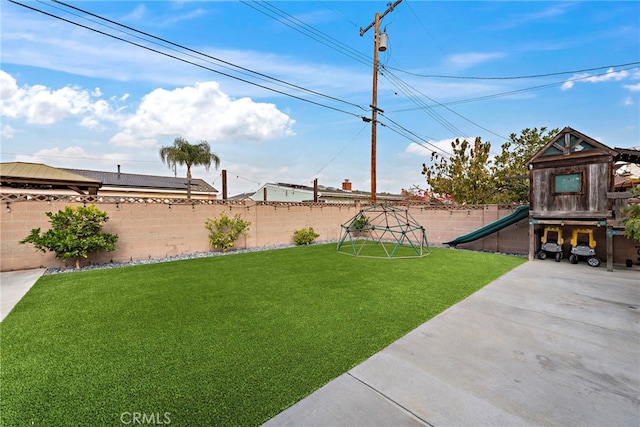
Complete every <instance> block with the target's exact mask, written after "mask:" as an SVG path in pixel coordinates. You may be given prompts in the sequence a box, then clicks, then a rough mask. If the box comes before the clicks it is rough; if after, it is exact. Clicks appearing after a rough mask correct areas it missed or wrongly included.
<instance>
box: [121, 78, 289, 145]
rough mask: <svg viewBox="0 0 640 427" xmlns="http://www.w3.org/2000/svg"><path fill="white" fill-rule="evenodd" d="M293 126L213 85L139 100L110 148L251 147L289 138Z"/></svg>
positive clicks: (268, 109) (269, 107)
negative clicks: (176, 140) (153, 142)
mask: <svg viewBox="0 0 640 427" xmlns="http://www.w3.org/2000/svg"><path fill="white" fill-rule="evenodd" d="M294 123H295V121H294V120H292V119H291V118H290V117H289V116H287V115H286V114H284V113H282V112H281V111H279V110H278V109H277V108H276V106H275V105H273V104H267V103H257V102H254V101H253V100H251V99H250V98H240V99H237V100H233V99H231V98H230V97H229V96H228V95H227V94H225V93H224V92H222V91H221V90H220V88H219V85H218V83H216V82H204V83H196V84H195V85H194V86H186V87H181V88H177V89H174V90H166V89H156V90H154V91H152V92H151V93H149V94H147V95H145V96H144V98H143V99H142V102H141V103H140V106H139V107H138V110H137V111H136V112H135V114H134V115H132V116H131V117H129V118H128V119H126V120H125V121H124V122H123V126H122V131H121V132H120V133H119V134H118V135H116V136H115V137H114V138H113V139H112V141H111V142H113V143H114V144H116V145H125V146H135V145H137V144H140V145H144V144H145V143H144V140H146V141H147V143H148V142H149V140H150V139H151V138H155V137H159V136H166V135H170V136H183V137H185V138H186V139H188V140H191V139H193V140H209V141H222V142H225V141H228V142H247V141H249V142H255V141H266V140H269V139H273V138H277V137H281V136H288V135H293V131H292V129H291V128H292V126H293V124H294Z"/></svg>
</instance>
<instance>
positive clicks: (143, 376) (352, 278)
mask: <svg viewBox="0 0 640 427" xmlns="http://www.w3.org/2000/svg"><path fill="white" fill-rule="evenodd" d="M524 261H525V260H524V259H523V258H518V257H512V256H505V255H494V254H487V253H477V252H466V251H456V250H450V249H439V248H432V249H431V254H430V255H429V256H427V257H424V258H416V259H399V260H389V259H372V258H357V257H352V256H344V255H341V254H337V253H336V252H335V245H333V244H329V245H314V246H306V247H295V248H287V249H279V250H271V251H265V252H253V253H244V254H236V255H231V256H220V257H212V258H200V259H194V260H187V261H174V262H167V263H161V264H152V265H144V266H135V267H124V268H118V269H110V270H95V271H87V272H79V273H71V274H59V275H52V276H44V277H42V278H41V279H40V280H39V281H38V282H37V283H36V284H35V286H34V287H33V288H32V289H31V291H30V292H29V293H28V294H27V296H26V297H25V298H24V299H23V300H22V301H21V302H20V303H19V304H18V305H17V306H16V308H15V309H14V311H13V312H12V313H11V314H10V315H9V316H8V317H7V318H6V319H5V321H3V322H2V324H0V332H1V339H2V341H1V342H2V346H1V351H2V353H1V356H2V359H1V362H2V366H1V372H0V380H1V387H2V390H1V391H2V394H1V398H0V399H1V408H0V411H1V413H2V415H1V417H2V418H1V419H0V424H1V425H3V426H14V425H16V426H18V425H19V426H22V425H29V426H30V425H46V426H64V425H73V426H79V425H122V424H121V416H122V414H123V413H125V415H124V417H125V418H124V420H125V421H130V420H131V417H132V415H128V413H134V412H140V413H145V414H147V416H150V415H151V414H154V416H155V417H156V418H155V419H156V422H157V420H159V419H163V417H164V416H165V413H168V414H169V415H167V416H168V417H169V419H170V421H171V424H174V425H193V426H205V425H207V426H213V425H225V426H229V425H240V426H250V425H259V424H261V423H263V422H264V421H266V420H268V419H269V418H271V417H273V416H274V415H276V414H277V413H279V412H280V411H282V410H283V409H285V408H287V407H288V406H290V405H292V404H293V403H295V402H296V401H298V400H300V399H301V398H303V397H304V396H306V395H308V394H309V393H311V392H313V391H314V390H316V389H317V388H319V387H320V386H322V385H324V384H326V383H327V382H329V381H330V380H331V379H333V378H335V377H337V376H339V375H340V374H342V373H344V372H345V371H347V370H348V369H350V368H351V367H353V366H355V365H356V364H358V363H360V362H362V361H363V360H365V359H366V358H368V357H369V356H371V355H372V354H374V353H376V352H377V351H379V350H381V349H382V348H384V347H385V346H387V345H388V344H390V343H391V342H393V341H394V340H396V339H398V338H400V337H401V336H403V335H404V334H406V333H407V332H409V331H410V330H412V329H414V328H415V327H417V326H418V325H420V324H422V323H424V322H425V321H426V320H428V319H429V318H431V317H433V316H434V315H436V314H438V313H440V312H441V311H443V310H444V309H446V308H447V307H449V306H451V305H452V304H454V303H456V302H458V301H460V300H461V299H463V298H465V297H466V296H468V295H470V294H471V293H473V292H475V291H476V290H478V289H480V288H481V287H482V286H484V285H485V284H487V283H489V282H490V281H491V280H493V279H495V278H497V277H498V276H500V275H502V274H504V273H505V272H507V271H509V270H510V269H512V268H514V267H515V266H517V265H520V264H521V263H523V262H524ZM147 420H148V419H147ZM164 421H166V419H164Z"/></svg>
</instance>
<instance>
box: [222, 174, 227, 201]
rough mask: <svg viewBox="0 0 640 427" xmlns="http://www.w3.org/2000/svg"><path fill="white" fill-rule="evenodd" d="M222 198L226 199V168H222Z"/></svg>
mask: <svg viewBox="0 0 640 427" xmlns="http://www.w3.org/2000/svg"><path fill="white" fill-rule="evenodd" d="M222 200H227V170H226V169H222Z"/></svg>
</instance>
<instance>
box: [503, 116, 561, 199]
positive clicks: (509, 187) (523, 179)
mask: <svg viewBox="0 0 640 427" xmlns="http://www.w3.org/2000/svg"><path fill="white" fill-rule="evenodd" d="M559 131H560V129H557V128H556V129H551V130H550V131H547V128H546V127H541V128H540V129H538V128H533V129H529V128H526V129H523V130H522V131H521V132H520V135H516V134H515V133H512V134H511V135H509V141H507V142H505V143H504V144H502V153H501V154H500V155H498V156H496V158H495V159H494V162H493V167H492V172H493V177H494V179H495V180H496V186H497V188H496V193H495V195H496V199H495V202H496V203H526V202H527V201H528V200H529V172H528V170H527V166H526V165H525V163H526V162H528V161H529V159H531V158H532V157H533V156H534V155H535V154H536V153H537V152H538V151H540V149H542V147H544V146H545V145H546V144H547V143H548V142H549V141H551V140H552V139H553V137H555V136H556V135H557V134H558V132H559Z"/></svg>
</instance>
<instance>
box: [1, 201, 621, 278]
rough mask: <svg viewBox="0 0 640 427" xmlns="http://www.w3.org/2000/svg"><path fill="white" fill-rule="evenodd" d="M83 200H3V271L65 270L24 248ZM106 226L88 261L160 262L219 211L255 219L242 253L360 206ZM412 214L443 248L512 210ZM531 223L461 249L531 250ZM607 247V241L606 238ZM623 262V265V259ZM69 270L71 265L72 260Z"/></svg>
mask: <svg viewBox="0 0 640 427" xmlns="http://www.w3.org/2000/svg"><path fill="white" fill-rule="evenodd" d="M82 203H83V202H82V201H79V202H76V201H59V200H54V201H41V200H37V198H36V199H33V198H32V199H31V200H24V201H13V202H10V205H9V206H10V211H9V210H7V209H6V202H3V203H2V206H1V209H0V242H1V243H0V244H1V246H0V270H1V271H10V270H22V269H29V268H38V267H61V266H65V263H64V262H62V261H59V260H56V259H55V257H54V254H53V253H50V252H47V253H41V252H37V251H36V250H35V248H34V247H33V245H31V244H25V245H21V244H18V242H19V241H20V240H21V239H23V238H25V237H26V236H27V235H28V234H29V232H30V231H31V229H32V228H38V227H39V228H41V229H42V230H47V229H49V218H48V217H47V216H46V214H45V212H57V211H58V210H61V209H64V207H65V206H67V205H72V206H73V205H76V206H78V205H82ZM97 207H98V208H99V209H101V210H103V211H106V212H107V213H108V215H109V221H108V222H107V223H106V224H105V226H104V231H106V232H110V233H116V234H118V236H119V240H118V243H117V245H116V247H117V249H116V250H115V251H113V252H104V253H99V254H94V255H92V256H91V257H90V258H89V260H88V261H84V264H87V263H88V262H91V263H108V262H110V261H114V262H118V261H129V260H140V259H148V258H160V257H165V256H172V255H182V254H190V253H197V252H208V251H211V250H212V248H211V247H210V246H209V241H208V231H207V230H206V229H205V228H204V224H205V221H206V219H207V218H217V217H219V216H220V214H221V213H222V212H225V213H226V214H227V215H229V216H233V215H235V214H239V215H241V216H242V217H243V218H244V219H245V220H247V221H250V222H251V226H250V227H249V233H248V236H247V237H246V238H245V237H240V239H239V240H238V242H237V243H236V247H237V248H245V247H249V248H251V247H264V246H273V245H283V244H292V243H293V232H294V231H295V230H298V229H301V228H306V227H313V228H314V229H315V230H316V232H318V233H319V234H320V237H319V239H318V240H337V239H339V238H340V233H341V228H340V224H343V223H346V222H347V221H348V220H349V219H350V218H352V217H353V216H354V215H356V213H358V212H359V211H360V209H361V206H360V205H359V204H352V205H337V204H336V205H323V204H306V203H305V204H303V203H278V202H252V201H250V202H222V201H215V202H212V203H209V204H194V205H191V204H169V203H157V201H156V202H154V203H144V200H143V199H136V200H135V201H133V202H131V201H124V202H120V203H114V202H99V203H97ZM406 208H407V209H409V213H410V214H411V216H413V218H414V219H415V220H416V221H417V222H418V223H420V224H422V225H423V226H424V227H425V229H426V230H427V237H428V240H429V243H430V244H431V245H440V244H442V243H443V242H446V241H450V240H453V239H454V238H456V237H457V236H459V235H462V234H466V233H469V232H471V231H473V230H475V229H477V228H479V227H482V226H483V225H486V224H488V223H490V222H492V221H495V220H496V219H498V218H501V217H503V216H505V215H508V214H509V213H511V212H512V209H507V208H499V207H498V206H495V205H489V206H480V207H469V208H468V209H467V208H459V207H457V208H447V207H434V206H428V205H410V206H406ZM527 234H528V227H527V221H526V220H523V221H522V222H521V223H519V224H516V225H512V226H510V227H508V228H505V229H503V230H501V231H500V232H498V233H494V234H493V235H490V236H487V237H486V238H484V239H480V240H478V241H476V242H473V243H469V244H465V245H460V247H461V248H467V249H473V250H485V251H492V252H505V253H516V254H523V255H524V254H526V253H527V251H528V236H527ZM602 245H603V246H604V240H602ZM621 262H624V260H622V261H621ZM68 264H69V265H71V264H72V263H71V262H69V263H68Z"/></svg>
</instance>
